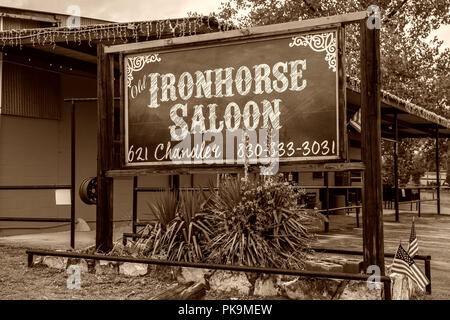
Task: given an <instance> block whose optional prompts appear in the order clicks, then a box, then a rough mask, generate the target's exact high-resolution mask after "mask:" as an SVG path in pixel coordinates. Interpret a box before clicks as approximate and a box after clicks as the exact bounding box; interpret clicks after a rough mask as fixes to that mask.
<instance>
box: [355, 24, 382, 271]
mask: <svg viewBox="0 0 450 320" xmlns="http://www.w3.org/2000/svg"><path fill="white" fill-rule="evenodd" d="M360 30H361V122H362V129H361V148H362V150H361V153H362V160H363V162H364V164H365V167H366V170H365V172H364V192H363V248H364V264H365V268H367V267H368V266H370V265H376V266H378V267H379V268H380V270H381V274H382V275H384V272H385V267H384V235H383V207H382V182H381V97H380V31H379V30H378V29H376V28H372V29H370V28H368V26H367V20H361V22H360Z"/></svg>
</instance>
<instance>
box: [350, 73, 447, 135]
mask: <svg viewBox="0 0 450 320" xmlns="http://www.w3.org/2000/svg"><path fill="white" fill-rule="evenodd" d="M381 96H382V99H381V135H382V137H383V138H389V139H393V138H395V137H394V132H393V125H394V115H395V114H397V123H398V136H399V138H426V137H430V138H434V137H435V136H436V130H437V129H439V136H440V137H441V138H447V137H450V119H447V118H445V117H443V116H440V115H438V114H436V113H434V112H432V111H429V110H427V109H425V108H423V107H420V106H418V105H416V104H413V103H411V102H409V101H407V100H404V99H402V98H399V97H397V96H395V95H393V94H391V93H389V92H386V91H384V90H381ZM360 110H361V108H360V91H359V80H358V79H348V80H347V116H348V119H349V124H350V125H351V126H352V127H353V128H354V129H355V130H356V131H359V132H360V130H361V114H360V113H361V111H360Z"/></svg>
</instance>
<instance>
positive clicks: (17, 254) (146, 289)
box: [0, 246, 259, 300]
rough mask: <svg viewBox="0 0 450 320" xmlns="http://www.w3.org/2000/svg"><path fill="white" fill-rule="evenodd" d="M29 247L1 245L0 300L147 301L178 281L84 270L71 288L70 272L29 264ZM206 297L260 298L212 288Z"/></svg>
mask: <svg viewBox="0 0 450 320" xmlns="http://www.w3.org/2000/svg"><path fill="white" fill-rule="evenodd" d="M25 251H26V249H25V248H16V247H14V248H13V247H6V246H0V256H1V257H2V258H1V259H0V300H147V299H150V298H151V297H153V296H154V295H155V294H157V293H160V292H162V291H164V290H166V289H168V288H169V287H170V286H172V285H174V284H176V281H174V280H173V279H172V277H171V275H170V274H167V272H157V273H155V272H153V273H150V274H149V275H146V276H142V277H127V276H123V275H95V274H92V273H82V275H81V289H80V290H70V289H67V277H68V275H67V273H66V272H65V271H64V270H57V269H50V268H47V267H45V266H34V267H33V268H28V267H27V255H26V254H25ZM204 299H206V300H249V299H250V300H253V299H259V298H257V297H247V296H237V295H227V294H222V293H220V294H218V293H216V292H212V291H208V292H207V293H206V296H205V298H204Z"/></svg>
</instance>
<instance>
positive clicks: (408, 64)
mask: <svg viewBox="0 0 450 320" xmlns="http://www.w3.org/2000/svg"><path fill="white" fill-rule="evenodd" d="M370 5H376V6H378V7H380V8H381V10H382V12H381V18H382V21H381V30H380V31H381V32H380V39H381V71H382V77H381V82H382V89H384V90H386V91H388V92H390V93H392V94H394V95H397V96H399V97H401V98H403V99H406V100H409V101H411V102H413V103H415V104H417V105H419V106H421V107H424V108H426V109H428V110H431V111H433V112H435V113H437V114H439V115H443V116H446V117H450V48H448V47H447V48H444V47H443V46H442V44H443V43H442V41H439V40H438V39H437V38H436V37H434V38H432V32H433V31H435V30H437V29H438V28H439V27H441V26H442V25H448V24H450V14H449V13H450V2H449V1H447V0H435V1H421V0H394V1H390V0H378V1H375V0H370V1H358V0H344V1H332V0H316V1H312V0H271V1H266V0H229V1H224V2H223V3H222V10H221V12H220V15H221V18H223V19H225V20H231V21H233V22H234V23H235V24H236V25H238V26H241V27H249V26H257V25H268V24H274V23H282V22H288V21H296V20H306V19H312V18H318V17H324V16H330V15H337V14H344V13H349V12H356V11H366V10H367V8H368V7H369V6H370ZM345 53H346V73H347V74H348V75H349V76H351V77H355V78H359V74H360V68H359V63H360V48H359V24H349V25H346V52H345ZM441 140H442V144H443V145H445V146H442V145H441V148H440V155H441V159H442V163H444V164H445V167H446V168H447V169H450V165H449V162H450V161H449V160H448V158H449V157H447V156H446V154H447V153H448V147H447V146H446V145H447V144H448V141H447V139H441ZM403 146H405V147H407V148H412V149H413V150H416V151H417V152H418V153H417V154H414V156H413V157H412V158H411V157H410V156H411V154H409V152H405V154H404V156H405V157H409V158H403V159H404V161H405V163H403V164H401V165H399V171H400V176H401V177H402V181H408V180H409V176H410V172H411V171H410V170H411V168H415V170H416V171H415V172H414V176H415V177H417V175H419V174H420V172H423V171H424V170H425V171H426V170H430V168H432V167H434V164H433V163H432V162H430V161H429V158H430V157H432V152H433V151H432V150H434V141H432V140H428V139H416V140H414V141H408V142H406V143H405V144H404V145H403ZM430 147H432V148H430ZM400 148H402V147H400ZM430 150H431V152H429V151H430ZM382 154H383V157H384V162H385V163H386V164H389V163H390V162H392V145H391V144H389V143H387V144H384V146H383V148H382ZM417 155H419V156H417ZM402 157H403V155H402V156H401V157H400V159H402ZM405 164H406V165H405ZM383 178H384V180H385V182H386V181H389V180H391V181H392V180H393V176H392V170H387V168H386V170H384V176H383ZM416 180H417V178H416Z"/></svg>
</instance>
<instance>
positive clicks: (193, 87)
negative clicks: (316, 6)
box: [124, 28, 344, 167]
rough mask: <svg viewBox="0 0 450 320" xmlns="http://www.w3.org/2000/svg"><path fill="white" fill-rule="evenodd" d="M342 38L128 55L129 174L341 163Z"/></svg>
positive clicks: (243, 42) (321, 35)
mask: <svg viewBox="0 0 450 320" xmlns="http://www.w3.org/2000/svg"><path fill="white" fill-rule="evenodd" d="M338 35H339V29H338V28H332V29H324V30H319V31H314V32H303V33H299V32H297V33H284V34H278V35H273V34H272V35H269V36H260V37H254V38H248V39H242V38H240V39H238V40H227V41H222V42H217V41H216V42H211V43H206V44H205V43H201V44H193V43H192V44H189V43H188V44H187V45H186V44H185V45H177V46H172V47H170V48H164V47H162V48H161V47H157V48H151V49H146V51H145V52H142V51H141V52H140V53H138V54H125V55H124V68H125V72H124V75H125V79H124V86H125V88H124V89H125V90H124V93H125V97H124V109H125V110H124V114H125V119H124V129H125V155H124V156H125V166H128V167H136V166H139V167H141V166H144V167H145V166H158V165H166V166H171V165H175V166H177V165H199V164H219V165H220V164H222V165H239V164H242V163H244V161H246V159H247V160H248V161H249V162H250V164H252V163H259V162H261V163H264V161H267V159H269V158H274V157H276V158H277V159H278V160H279V162H280V163H284V162H289V163H292V162H297V163H298V162H305V161H309V162H314V161H331V160H339V159H341V158H342V155H341V154H340V153H341V151H340V150H341V149H340V147H341V146H340V144H342V140H341V138H342V134H344V130H343V129H342V128H341V125H340V123H341V122H340V119H339V117H340V114H342V113H340V109H339V108H340V105H339V94H340V93H339V92H340V91H339V81H342V79H340V78H339V76H338V69H339V59H338V49H339V48H338V43H339V41H338ZM341 108H343V106H342V104H341Z"/></svg>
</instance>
